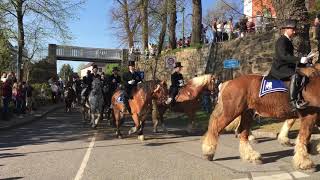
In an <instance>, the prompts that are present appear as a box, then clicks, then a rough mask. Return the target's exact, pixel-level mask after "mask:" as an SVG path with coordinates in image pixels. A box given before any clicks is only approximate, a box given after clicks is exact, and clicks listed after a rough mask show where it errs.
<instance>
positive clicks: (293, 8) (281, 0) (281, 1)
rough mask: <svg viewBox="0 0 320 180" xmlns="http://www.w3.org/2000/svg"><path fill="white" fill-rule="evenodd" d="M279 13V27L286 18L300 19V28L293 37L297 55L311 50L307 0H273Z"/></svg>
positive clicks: (303, 54) (302, 54) (305, 53)
mask: <svg viewBox="0 0 320 180" xmlns="http://www.w3.org/2000/svg"><path fill="white" fill-rule="evenodd" d="M272 4H273V6H274V7H275V10H276V14H277V22H276V24H277V25H278V27H279V28H280V27H281V24H282V22H283V21H284V20H285V19H295V20H297V21H298V29H297V32H296V36H295V38H294V39H293V45H294V47H295V55H296V56H305V55H307V54H308V53H309V52H310V51H311V46H310V39H309V29H310V24H309V16H308V11H307V8H306V4H305V0H272Z"/></svg>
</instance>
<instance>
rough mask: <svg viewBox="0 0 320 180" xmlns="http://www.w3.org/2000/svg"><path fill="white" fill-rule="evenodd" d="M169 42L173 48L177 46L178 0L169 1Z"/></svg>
mask: <svg viewBox="0 0 320 180" xmlns="http://www.w3.org/2000/svg"><path fill="white" fill-rule="evenodd" d="M168 9H169V13H170V22H169V42H170V46H171V48H172V49H176V48H177V38H176V24H177V2H176V0H170V3H169V8H168Z"/></svg>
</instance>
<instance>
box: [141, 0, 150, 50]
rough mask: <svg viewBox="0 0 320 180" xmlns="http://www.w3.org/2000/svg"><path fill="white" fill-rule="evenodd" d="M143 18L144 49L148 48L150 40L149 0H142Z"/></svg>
mask: <svg viewBox="0 0 320 180" xmlns="http://www.w3.org/2000/svg"><path fill="white" fill-rule="evenodd" d="M141 1H142V2H141V19H142V50H143V52H144V50H145V49H148V42H149V30H148V29H149V27H148V26H149V23H148V6H149V0H141Z"/></svg>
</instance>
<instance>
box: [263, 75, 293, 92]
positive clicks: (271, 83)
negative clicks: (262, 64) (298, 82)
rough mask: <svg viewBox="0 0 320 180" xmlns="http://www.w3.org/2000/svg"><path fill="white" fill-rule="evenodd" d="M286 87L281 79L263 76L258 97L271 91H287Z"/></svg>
mask: <svg viewBox="0 0 320 180" xmlns="http://www.w3.org/2000/svg"><path fill="white" fill-rule="evenodd" d="M287 91H288V88H287V87H286V85H285V84H284V83H283V81H281V80H278V79H265V76H264V77H263V79H262V82H261V87H260V92H259V97H262V96H264V95H266V94H269V93H273V92H287Z"/></svg>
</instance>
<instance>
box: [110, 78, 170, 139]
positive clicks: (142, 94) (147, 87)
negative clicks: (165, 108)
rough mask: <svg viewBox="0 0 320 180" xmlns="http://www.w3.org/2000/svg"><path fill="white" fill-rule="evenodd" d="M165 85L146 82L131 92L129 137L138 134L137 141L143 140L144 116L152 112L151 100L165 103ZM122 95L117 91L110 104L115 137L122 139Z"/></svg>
mask: <svg viewBox="0 0 320 180" xmlns="http://www.w3.org/2000/svg"><path fill="white" fill-rule="evenodd" d="M168 94H169V93H168V90H167V84H166V83H165V82H164V81H158V80H157V81H147V82H143V83H141V84H139V85H138V87H137V88H136V89H134V90H133V92H132V95H133V98H132V99H130V100H129V105H130V107H131V112H132V115H131V116H132V119H133V121H134V125H135V126H134V127H132V128H131V129H130V130H129V135H130V134H133V133H137V132H138V139H139V140H142V141H143V140H144V135H143V129H144V125H145V119H146V116H147V115H148V114H149V113H150V112H151V110H152V99H156V100H158V101H159V102H161V103H165V100H166V99H167V98H168ZM122 95H123V92H122V90H117V91H116V92H115V93H114V94H113V96H112V99H111V103H112V107H113V108H112V111H113V113H112V116H113V119H114V122H115V125H116V135H117V137H118V138H122V134H121V132H120V126H121V122H120V121H121V119H122V117H123V115H124V112H122V111H123V109H124V104H123V102H122V101H119V99H121V96H122Z"/></svg>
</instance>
